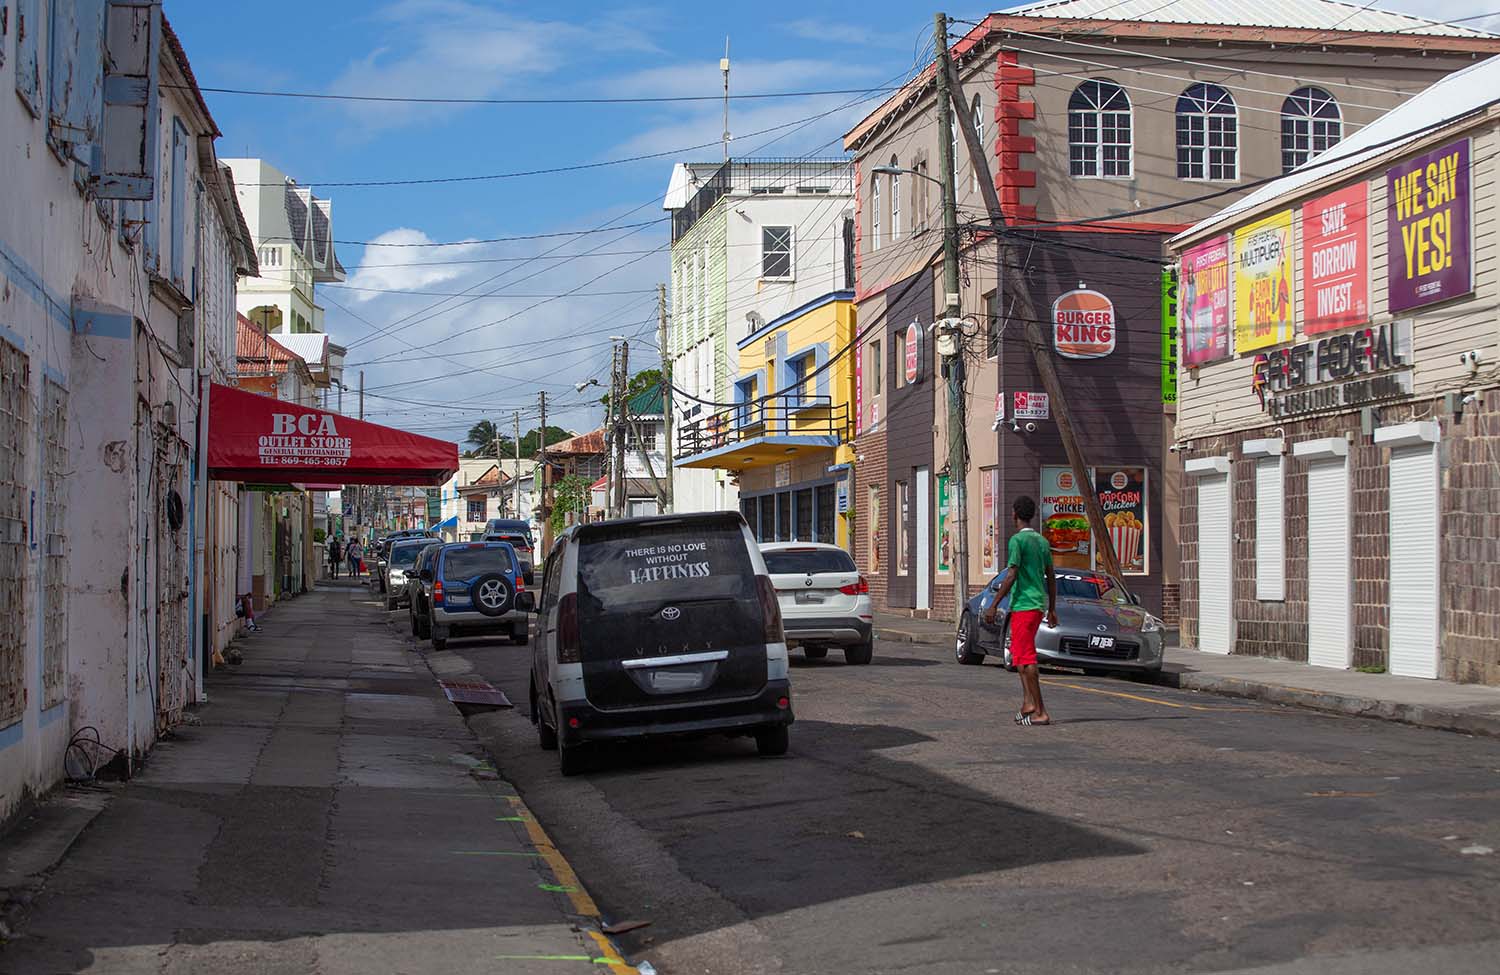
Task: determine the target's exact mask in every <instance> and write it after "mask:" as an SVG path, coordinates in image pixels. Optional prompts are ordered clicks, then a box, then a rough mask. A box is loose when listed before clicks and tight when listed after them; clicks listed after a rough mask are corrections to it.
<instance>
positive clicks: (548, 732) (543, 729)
mask: <svg viewBox="0 0 1500 975" xmlns="http://www.w3.org/2000/svg"><path fill="white" fill-rule="evenodd" d="M531 720H532V721H534V722H536V743H537V744H538V745H540V746H542V751H544V752H551V751H556V750H557V730H556V729H554V728H551V727H549V726H548V725H547V719H546V718H544V717H542V709H541V708H540V707H538V706H537V699H536V686H535V685H532V688H531Z"/></svg>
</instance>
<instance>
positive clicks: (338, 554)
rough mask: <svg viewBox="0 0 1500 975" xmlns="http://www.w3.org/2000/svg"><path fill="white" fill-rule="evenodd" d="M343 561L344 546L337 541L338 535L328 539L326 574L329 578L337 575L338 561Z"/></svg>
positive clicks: (335, 577)
mask: <svg viewBox="0 0 1500 975" xmlns="http://www.w3.org/2000/svg"><path fill="white" fill-rule="evenodd" d="M342 561H344V546H343V545H342V544H340V543H339V539H338V536H337V535H335V536H334V537H332V538H330V539H329V540H328V575H329V578H332V579H337V578H338V577H339V563H340V562H342Z"/></svg>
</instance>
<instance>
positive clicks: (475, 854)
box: [452, 850, 541, 857]
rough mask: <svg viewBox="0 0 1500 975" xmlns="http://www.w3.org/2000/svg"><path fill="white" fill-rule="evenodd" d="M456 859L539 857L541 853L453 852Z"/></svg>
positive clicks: (513, 851) (504, 851) (498, 851)
mask: <svg viewBox="0 0 1500 975" xmlns="http://www.w3.org/2000/svg"><path fill="white" fill-rule="evenodd" d="M452 853H453V855H454V856H456V857H539V856H541V854H540V853H526V852H524V851H516V850H453V851H452Z"/></svg>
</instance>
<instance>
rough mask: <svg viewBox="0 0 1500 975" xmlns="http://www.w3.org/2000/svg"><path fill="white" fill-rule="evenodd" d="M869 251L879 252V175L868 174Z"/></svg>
mask: <svg viewBox="0 0 1500 975" xmlns="http://www.w3.org/2000/svg"><path fill="white" fill-rule="evenodd" d="M870 249H871V250H876V251H878V250H880V174H879V173H871V174H870Z"/></svg>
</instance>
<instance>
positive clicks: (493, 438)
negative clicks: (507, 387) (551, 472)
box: [464, 420, 574, 460]
mask: <svg viewBox="0 0 1500 975" xmlns="http://www.w3.org/2000/svg"><path fill="white" fill-rule="evenodd" d="M497 433H498V431H497V430H496V428H495V423H494V421H493V420H480V421H479V422H478V423H476V424H474V425H473V426H472V427H470V428H469V435H468V436H467V437H465V438H464V443H466V444H473V445H474V449H472V450H470V451H467V452H466V454H465V456H468V457H494V456H495V448H496V445H497V444H498V446H499V448H500V457H501V458H502V459H506V460H509V459H510V458H512V457H515V456H516V442H515V440H514V439H512V438H511V437H507V436H505V435H504V434H499V435H498V436H497ZM573 435H574V434H573V433H572V432H570V431H568V430H564V429H563V428H562V427H557V426H552V425H551V424H548V426H547V446H549V447H550V446H552V445H553V444H555V443H558V442H559V441H562V440H567V439H568V438H569V437H571V436H573ZM540 445H541V431H540V430H538V429H537V428H535V427H533V428H532V429H530V430H528V431H526V433H525V434H524V435H523V436H522V437H521V456H522V457H524V458H527V459H530V458H532V457H534V456H536V453H537V451H538V450H539V449H540Z"/></svg>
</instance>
